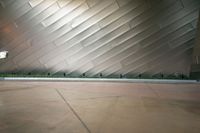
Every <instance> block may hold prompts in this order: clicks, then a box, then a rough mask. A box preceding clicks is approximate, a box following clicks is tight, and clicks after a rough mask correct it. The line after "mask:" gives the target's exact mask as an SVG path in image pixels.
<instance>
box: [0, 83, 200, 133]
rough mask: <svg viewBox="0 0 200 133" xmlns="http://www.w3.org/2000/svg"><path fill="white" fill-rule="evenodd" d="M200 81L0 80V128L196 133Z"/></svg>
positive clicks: (17, 132) (0, 132)
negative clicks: (177, 82) (182, 82)
mask: <svg viewBox="0 0 200 133" xmlns="http://www.w3.org/2000/svg"><path fill="white" fill-rule="evenodd" d="M199 131H200V84H155V83H154V84H153V83H111V82H110V83H109V82H36V81H35V82H30V81H26V82H25V81H24V82H22V81H0V133H199Z"/></svg>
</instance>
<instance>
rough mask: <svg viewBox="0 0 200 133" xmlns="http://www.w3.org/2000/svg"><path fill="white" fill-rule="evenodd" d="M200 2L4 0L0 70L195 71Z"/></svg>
mask: <svg viewBox="0 0 200 133" xmlns="http://www.w3.org/2000/svg"><path fill="white" fill-rule="evenodd" d="M199 7H200V1H199V0H0V50H7V51H9V56H8V58H7V59H5V60H1V62H0V72H19V73H24V72H51V73H60V72H65V73H68V74H72V75H73V74H82V73H85V74H86V75H87V76H94V75H98V74H99V73H102V74H103V75H104V76H109V75H118V74H130V75H131V74H134V75H137V74H150V75H154V74H157V73H166V74H170V73H183V74H189V71H190V65H191V58H192V48H193V45H194V42H195V34H196V25H197V20H198V10H199Z"/></svg>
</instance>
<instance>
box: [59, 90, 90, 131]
mask: <svg viewBox="0 0 200 133" xmlns="http://www.w3.org/2000/svg"><path fill="white" fill-rule="evenodd" d="M56 91H57V93H58V95H59V96H60V97H61V98H62V99H63V100H64V102H65V104H66V105H67V106H68V107H69V109H70V110H71V111H72V113H73V114H74V115H75V116H76V118H77V119H78V120H79V121H80V122H81V124H82V125H83V127H84V128H85V129H86V130H87V132H88V133H91V131H90V129H89V128H88V127H87V125H86V124H85V123H84V121H83V120H82V119H81V117H80V116H79V115H78V114H77V113H76V111H75V110H74V109H73V107H72V106H71V105H70V104H69V102H68V101H67V100H66V99H65V98H64V96H63V95H62V94H61V93H60V92H59V91H58V89H56Z"/></svg>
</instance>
